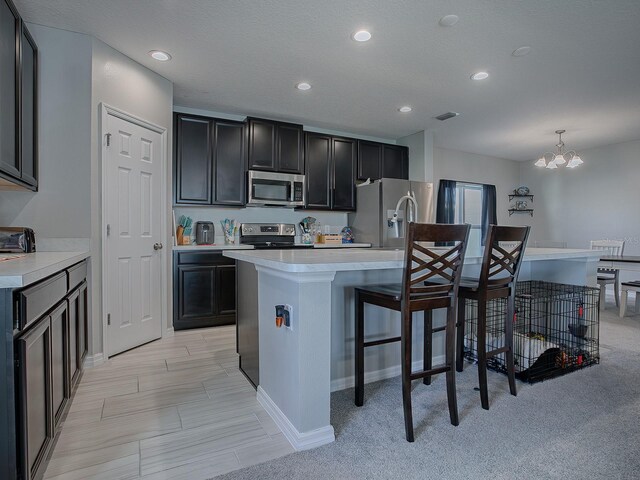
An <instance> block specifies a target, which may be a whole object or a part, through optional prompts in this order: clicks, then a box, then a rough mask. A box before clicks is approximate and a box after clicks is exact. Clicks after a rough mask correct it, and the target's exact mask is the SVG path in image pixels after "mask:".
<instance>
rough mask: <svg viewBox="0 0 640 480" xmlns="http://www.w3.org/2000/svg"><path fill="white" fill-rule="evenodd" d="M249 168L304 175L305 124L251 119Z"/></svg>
mask: <svg viewBox="0 0 640 480" xmlns="http://www.w3.org/2000/svg"><path fill="white" fill-rule="evenodd" d="M247 127H248V136H249V169H251V170H264V171H269V172H283V173H295V174H302V173H303V172H304V149H303V131H302V125H296V124H293V123H283V122H274V121H271V120H263V119H260V118H247Z"/></svg>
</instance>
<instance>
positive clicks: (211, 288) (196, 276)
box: [173, 265, 217, 330]
mask: <svg viewBox="0 0 640 480" xmlns="http://www.w3.org/2000/svg"><path fill="white" fill-rule="evenodd" d="M177 268H178V271H177V277H178V305H177V308H178V315H177V318H174V321H173V326H174V329H175V330H180V329H183V328H194V327H204V326H211V325H209V322H210V321H211V319H212V318H213V317H215V316H216V313H217V312H216V301H215V300H216V267H214V266H198V265H179V266H178V267H177Z"/></svg>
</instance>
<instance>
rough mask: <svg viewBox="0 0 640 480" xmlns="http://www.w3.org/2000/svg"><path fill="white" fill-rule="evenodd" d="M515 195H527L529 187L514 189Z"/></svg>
mask: <svg viewBox="0 0 640 480" xmlns="http://www.w3.org/2000/svg"><path fill="white" fill-rule="evenodd" d="M516 193H517V194H518V195H529V187H525V186H524V185H522V186H520V187H518V188H516Z"/></svg>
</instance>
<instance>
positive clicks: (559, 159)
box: [535, 130, 584, 169]
mask: <svg viewBox="0 0 640 480" xmlns="http://www.w3.org/2000/svg"><path fill="white" fill-rule="evenodd" d="M564 132H566V130H556V133H557V134H558V140H559V141H558V143H557V144H556V149H557V150H556V152H555V153H552V152H546V153H544V154H543V155H542V156H541V157H540V158H539V159H538V161H537V162H536V163H535V166H536V167H546V168H550V169H554V168H558V167H559V166H560V165H564V164H566V165H565V166H566V167H567V168H576V167H577V166H578V165H582V164H583V163H584V162H583V161H582V159H581V158H580V155H578V153H577V152H576V151H575V150H569V151H568V152H565V151H564V142H563V141H562V134H563V133H564ZM567 161H568V163H567Z"/></svg>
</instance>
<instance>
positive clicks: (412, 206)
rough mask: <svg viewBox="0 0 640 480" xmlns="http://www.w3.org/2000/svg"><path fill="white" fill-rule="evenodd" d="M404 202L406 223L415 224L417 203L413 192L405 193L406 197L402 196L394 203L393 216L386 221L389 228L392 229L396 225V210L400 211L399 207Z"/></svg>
mask: <svg viewBox="0 0 640 480" xmlns="http://www.w3.org/2000/svg"><path fill="white" fill-rule="evenodd" d="M405 200H407V201H408V205H409V208H408V213H407V222H415V221H416V220H418V201H417V200H416V195H415V193H413V192H407V194H406V195H403V196H402V197H400V199H399V200H398V203H396V209H395V210H394V212H393V216H392V217H391V218H390V219H388V221H387V223H388V225H389V228H393V227H394V224H397V223H398V210H400V205H402V202H404V201H405Z"/></svg>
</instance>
